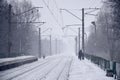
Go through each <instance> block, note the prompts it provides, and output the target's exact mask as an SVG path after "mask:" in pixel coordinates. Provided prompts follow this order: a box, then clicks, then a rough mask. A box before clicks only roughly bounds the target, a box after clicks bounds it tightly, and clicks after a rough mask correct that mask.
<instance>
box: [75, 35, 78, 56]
mask: <svg viewBox="0 0 120 80" xmlns="http://www.w3.org/2000/svg"><path fill="white" fill-rule="evenodd" d="M75 46H76V48H75V51H76V55H78V51H77V36H76V37H75Z"/></svg>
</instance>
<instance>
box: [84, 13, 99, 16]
mask: <svg viewBox="0 0 120 80" xmlns="http://www.w3.org/2000/svg"><path fill="white" fill-rule="evenodd" d="M85 14H86V15H91V16H98V15H97V14H96V15H95V14H90V13H85Z"/></svg>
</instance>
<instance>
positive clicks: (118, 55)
mask: <svg viewBox="0 0 120 80" xmlns="http://www.w3.org/2000/svg"><path fill="white" fill-rule="evenodd" d="M119 13H120V1H119V0H106V1H104V2H103V5H102V7H101V9H100V11H99V13H98V16H97V17H96V21H95V24H96V31H95V28H94V26H93V25H91V26H90V27H91V34H90V36H89V38H88V41H87V44H86V52H87V53H89V54H91V55H94V56H99V57H102V58H104V59H107V60H111V61H116V62H120V14H119Z"/></svg>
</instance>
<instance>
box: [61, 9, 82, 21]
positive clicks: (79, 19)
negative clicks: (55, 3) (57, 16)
mask: <svg viewBox="0 0 120 80" xmlns="http://www.w3.org/2000/svg"><path fill="white" fill-rule="evenodd" d="M60 10H64V11H66V12H68V13H69V14H71V15H73V16H74V17H76V18H77V19H79V20H80V21H82V19H81V18H79V17H78V16H76V15H75V14H73V13H72V12H71V11H69V10H67V9H60Z"/></svg>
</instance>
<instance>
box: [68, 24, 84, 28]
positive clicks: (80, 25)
mask: <svg viewBox="0 0 120 80" xmlns="http://www.w3.org/2000/svg"><path fill="white" fill-rule="evenodd" d="M66 26H67V27H69V26H82V24H71V25H66Z"/></svg>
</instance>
